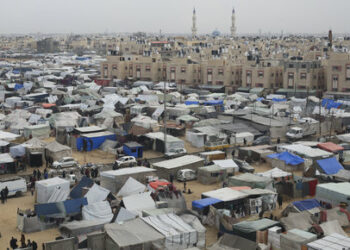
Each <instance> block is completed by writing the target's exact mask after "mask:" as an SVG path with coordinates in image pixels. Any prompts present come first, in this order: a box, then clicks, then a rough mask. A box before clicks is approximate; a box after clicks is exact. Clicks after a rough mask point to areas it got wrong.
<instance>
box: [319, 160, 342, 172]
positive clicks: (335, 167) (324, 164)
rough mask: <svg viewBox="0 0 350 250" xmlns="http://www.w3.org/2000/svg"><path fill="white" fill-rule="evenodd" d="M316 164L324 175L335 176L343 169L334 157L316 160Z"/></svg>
mask: <svg viewBox="0 0 350 250" xmlns="http://www.w3.org/2000/svg"><path fill="white" fill-rule="evenodd" d="M317 164H318V165H319V166H320V168H321V169H322V170H323V172H324V173H325V174H336V173H338V172H339V170H342V169H344V168H343V166H342V165H341V164H340V163H339V162H338V161H337V159H336V158H335V157H332V158H328V159H322V160H317Z"/></svg>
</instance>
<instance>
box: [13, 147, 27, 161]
mask: <svg viewBox="0 0 350 250" xmlns="http://www.w3.org/2000/svg"><path fill="white" fill-rule="evenodd" d="M10 154H11V156H12V157H14V158H16V157H21V156H23V155H25V154H26V149H25V147H23V146H22V145H17V146H13V147H10Z"/></svg>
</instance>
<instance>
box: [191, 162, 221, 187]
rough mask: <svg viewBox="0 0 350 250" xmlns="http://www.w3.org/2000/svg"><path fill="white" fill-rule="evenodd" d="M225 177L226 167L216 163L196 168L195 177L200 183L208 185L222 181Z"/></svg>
mask: <svg viewBox="0 0 350 250" xmlns="http://www.w3.org/2000/svg"><path fill="white" fill-rule="evenodd" d="M225 177H226V169H222V168H221V167H219V166H217V165H211V166H206V167H201V168H198V173H197V179H198V181H199V182H200V183H202V184H205V185H208V184H213V183H218V182H220V181H223V180H224V179H225Z"/></svg>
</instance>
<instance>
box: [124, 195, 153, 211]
mask: <svg viewBox="0 0 350 250" xmlns="http://www.w3.org/2000/svg"><path fill="white" fill-rule="evenodd" d="M123 203H124V206H125V208H126V209H127V210H129V211H131V212H132V213H135V214H140V215H141V214H142V210H144V209H154V208H156V204H155V202H154V200H153V199H152V197H151V193H150V192H145V193H139V194H133V195H129V196H126V197H124V198H123Z"/></svg>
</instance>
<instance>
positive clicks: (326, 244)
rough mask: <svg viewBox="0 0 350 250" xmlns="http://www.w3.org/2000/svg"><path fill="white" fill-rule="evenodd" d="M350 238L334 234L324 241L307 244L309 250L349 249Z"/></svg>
mask: <svg viewBox="0 0 350 250" xmlns="http://www.w3.org/2000/svg"><path fill="white" fill-rule="evenodd" d="M349 240H350V239H349V237H347V236H344V235H340V234H338V233H333V234H331V235H329V236H326V237H324V238H322V239H318V240H315V241H312V242H310V243H308V244H307V248H308V249H309V250H323V249H326V248H330V249H349V248H350V241H349Z"/></svg>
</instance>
